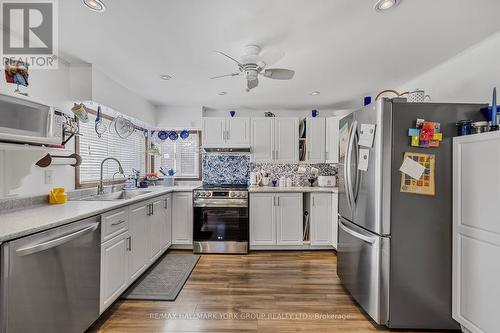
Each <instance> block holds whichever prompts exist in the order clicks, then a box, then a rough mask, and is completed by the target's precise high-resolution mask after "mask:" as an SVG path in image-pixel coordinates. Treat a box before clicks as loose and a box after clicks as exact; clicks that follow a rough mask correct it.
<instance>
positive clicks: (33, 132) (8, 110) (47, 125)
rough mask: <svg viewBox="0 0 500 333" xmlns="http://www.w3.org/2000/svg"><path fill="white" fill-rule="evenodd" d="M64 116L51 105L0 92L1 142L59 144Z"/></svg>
mask: <svg viewBox="0 0 500 333" xmlns="http://www.w3.org/2000/svg"><path fill="white" fill-rule="evenodd" d="M62 118H63V117H62V116H61V113H60V112H58V111H56V110H55V109H54V108H53V107H51V106H47V105H44V104H40V103H37V102H33V101H30V100H27V99H24V98H20V97H14V96H8V95H0V142H13V143H27V144H34V145H60V144H61V143H62V136H63V134H62V133H63V125H62V121H63V120H62Z"/></svg>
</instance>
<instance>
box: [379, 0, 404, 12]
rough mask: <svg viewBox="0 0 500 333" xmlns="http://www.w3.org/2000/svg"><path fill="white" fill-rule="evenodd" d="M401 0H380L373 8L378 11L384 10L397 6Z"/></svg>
mask: <svg viewBox="0 0 500 333" xmlns="http://www.w3.org/2000/svg"><path fill="white" fill-rule="evenodd" d="M400 2H401V1H400V0H378V1H377V2H376V3H375V6H374V7H373V9H375V11H377V12H382V11H384V10H389V9H391V8H394V7H396V6H397V5H398V4H399V3H400Z"/></svg>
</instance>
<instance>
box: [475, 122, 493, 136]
mask: <svg viewBox="0 0 500 333" xmlns="http://www.w3.org/2000/svg"><path fill="white" fill-rule="evenodd" d="M489 130H490V124H489V123H488V122H487V121H476V122H473V123H472V133H474V134H478V133H485V132H489Z"/></svg>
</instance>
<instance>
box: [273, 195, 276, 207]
mask: <svg viewBox="0 0 500 333" xmlns="http://www.w3.org/2000/svg"><path fill="white" fill-rule="evenodd" d="M273 206H276V197H273Z"/></svg>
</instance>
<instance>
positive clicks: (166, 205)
mask: <svg viewBox="0 0 500 333" xmlns="http://www.w3.org/2000/svg"><path fill="white" fill-rule="evenodd" d="M165 209H168V200H167V199H165Z"/></svg>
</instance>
